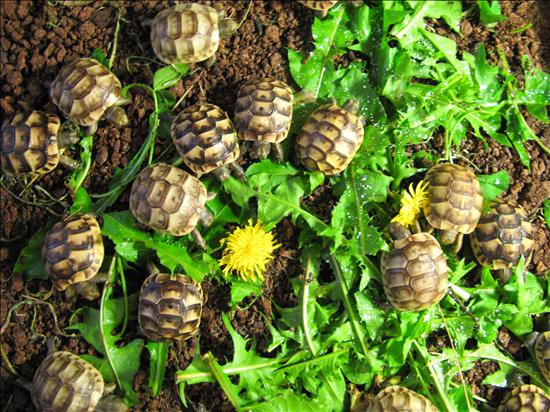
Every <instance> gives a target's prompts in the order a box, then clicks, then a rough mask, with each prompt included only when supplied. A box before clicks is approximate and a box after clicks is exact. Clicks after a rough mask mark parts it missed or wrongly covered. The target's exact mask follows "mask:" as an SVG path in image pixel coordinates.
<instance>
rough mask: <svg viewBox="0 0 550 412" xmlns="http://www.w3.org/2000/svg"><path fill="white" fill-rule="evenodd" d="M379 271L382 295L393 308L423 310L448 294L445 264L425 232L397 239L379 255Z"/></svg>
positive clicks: (435, 244) (439, 247)
mask: <svg viewBox="0 0 550 412" xmlns="http://www.w3.org/2000/svg"><path fill="white" fill-rule="evenodd" d="M381 270H382V281H383V284H384V292H385V293H386V296H387V297H388V299H389V301H390V302H391V304H392V305H393V306H394V307H395V308H396V309H399V310H420V309H424V308H427V307H429V306H431V305H433V304H435V303H437V302H439V301H440V300H441V299H442V298H443V296H445V294H446V293H447V287H448V284H449V283H448V268H447V261H446V260H445V256H444V255H443V251H442V250H441V246H439V243H438V242H437V240H435V238H434V237H433V236H432V235H430V234H428V233H415V234H413V235H411V236H408V237H403V238H400V239H396V240H395V241H394V242H393V244H392V247H391V250H390V252H389V253H385V254H383V255H382V260H381Z"/></svg>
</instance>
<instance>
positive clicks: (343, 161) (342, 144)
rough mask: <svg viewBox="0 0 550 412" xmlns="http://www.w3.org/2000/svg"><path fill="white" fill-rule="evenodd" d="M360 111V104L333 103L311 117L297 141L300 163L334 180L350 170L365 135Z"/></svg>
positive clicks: (324, 106)
mask: <svg viewBox="0 0 550 412" xmlns="http://www.w3.org/2000/svg"><path fill="white" fill-rule="evenodd" d="M358 109H359V103H358V101H357V100H350V101H349V102H347V103H346V104H345V105H344V107H339V106H338V104H337V103H336V101H335V100H334V99H332V100H331V102H330V103H328V104H325V105H323V106H321V107H319V108H318V109H317V110H315V111H314V112H313V113H312V114H311V116H310V117H309V119H308V120H307V121H306V122H305V124H304V126H303V127H302V130H301V131H300V134H299V135H298V138H297V139H296V145H297V146H298V150H297V151H298V159H299V161H300V162H301V163H302V164H303V165H304V166H305V167H306V168H307V169H309V170H320V171H321V172H323V173H324V174H325V175H329V176H331V175H336V174H339V173H341V172H343V171H344V169H345V168H346V167H348V165H349V164H350V163H351V161H352V160H353V157H354V156H355V154H356V153H357V151H358V150H359V147H361V144H362V143H363V137H364V134H365V132H364V130H363V123H362V121H361V119H360V118H359V117H357V116H356V113H357V111H358Z"/></svg>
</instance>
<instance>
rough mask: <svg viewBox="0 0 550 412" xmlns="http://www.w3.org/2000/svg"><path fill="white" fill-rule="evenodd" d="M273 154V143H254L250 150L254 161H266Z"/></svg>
mask: <svg viewBox="0 0 550 412" xmlns="http://www.w3.org/2000/svg"><path fill="white" fill-rule="evenodd" d="M269 152H271V143H269V142H254V143H252V149H251V150H250V157H252V158H253V159H259V160H261V159H265V158H266V157H267V156H269Z"/></svg>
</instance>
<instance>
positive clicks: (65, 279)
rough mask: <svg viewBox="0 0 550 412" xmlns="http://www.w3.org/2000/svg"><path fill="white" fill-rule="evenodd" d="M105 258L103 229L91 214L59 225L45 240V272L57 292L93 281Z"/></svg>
mask: <svg viewBox="0 0 550 412" xmlns="http://www.w3.org/2000/svg"><path fill="white" fill-rule="evenodd" d="M103 256H104V249H103V238H102V237H101V228H100V227H99V224H98V223H97V220H96V219H95V218H94V217H93V216H92V215H91V214H88V213H87V214H84V215H74V216H69V217H68V218H66V219H65V220H63V221H61V222H58V223H56V224H55V225H54V226H53V227H52V228H51V229H50V231H49V232H48V233H47V234H46V237H45V238H44V246H43V248H42V257H43V259H44V269H45V270H46V273H47V274H48V275H50V279H51V280H52V283H53V285H54V286H55V288H56V289H57V290H65V289H66V288H67V287H68V286H70V285H72V284H74V283H80V282H85V281H87V280H90V279H92V278H93V277H94V276H95V275H96V274H97V272H99V268H100V267H101V263H102V262H103Z"/></svg>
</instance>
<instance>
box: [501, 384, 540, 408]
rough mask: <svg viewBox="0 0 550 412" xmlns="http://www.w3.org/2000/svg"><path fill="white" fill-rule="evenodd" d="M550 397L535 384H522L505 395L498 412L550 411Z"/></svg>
mask: <svg viewBox="0 0 550 412" xmlns="http://www.w3.org/2000/svg"><path fill="white" fill-rule="evenodd" d="M549 411H550V397H548V395H546V394H545V393H544V391H543V390H542V389H541V388H539V387H538V386H535V385H521V386H518V387H517V388H514V389H512V390H511V391H510V392H508V394H507V395H506V396H505V397H504V399H503V400H502V402H501V403H500V406H499V407H498V409H497V412H549Z"/></svg>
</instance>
